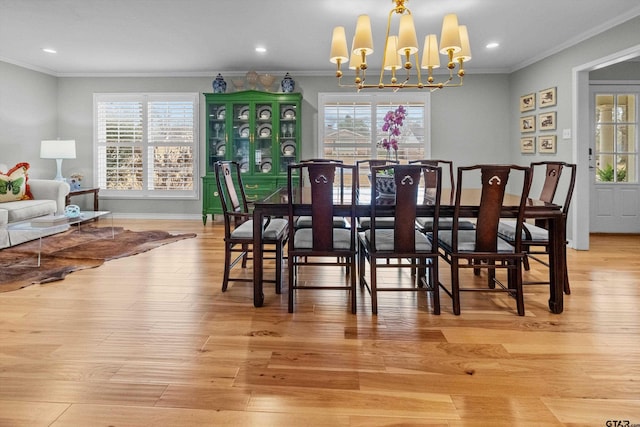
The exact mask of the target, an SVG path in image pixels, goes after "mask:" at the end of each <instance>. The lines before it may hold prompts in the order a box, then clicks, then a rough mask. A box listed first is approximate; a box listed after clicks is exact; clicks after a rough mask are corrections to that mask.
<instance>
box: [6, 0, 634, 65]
mask: <svg viewBox="0 0 640 427" xmlns="http://www.w3.org/2000/svg"><path fill="white" fill-rule="evenodd" d="M392 5H393V2H392V1H390V0H316V1H310V0H289V1H284V0H108V1H107V0H0V60H2V61H5V62H9V63H13V64H16V65H20V66H23V67H27V68H31V69H34V70H38V71H43V72H46V73H49V74H52V75H56V76H77V75H167V76H170V75H175V76H180V75H193V76H209V75H215V74H217V73H218V72H221V73H222V74H223V75H225V74H226V75H234V74H235V75H241V74H244V73H245V72H246V71H248V70H256V71H259V72H273V73H284V72H286V71H288V72H291V73H292V74H293V75H294V76H295V75H327V76H332V75H333V74H334V70H335V65H334V64H331V63H329V61H328V56H329V48H330V43H331V33H332V29H333V27H334V26H336V25H343V26H344V27H345V29H346V32H347V39H350V38H351V37H353V33H354V29H355V22H356V19H357V16H358V15H359V14H362V13H366V14H369V15H370V16H371V21H372V26H373V34H374V48H375V49H376V52H375V53H374V56H373V58H372V59H370V60H369V62H370V64H371V68H372V69H375V68H377V67H376V66H375V64H376V63H379V62H381V56H382V55H381V51H382V49H383V46H384V32H385V26H386V20H387V15H388V13H389V11H390V10H391V7H392ZM407 6H408V8H409V9H410V10H411V12H412V14H413V16H414V19H415V23H416V29H417V32H418V39H419V41H422V40H424V37H425V35H426V34H427V33H436V34H437V35H438V38H440V27H441V25H442V17H443V16H444V15H445V14H447V13H451V12H453V13H456V14H457V15H458V18H459V21H460V23H461V24H466V25H467V27H468V29H469V34H470V38H471V49H472V53H473V59H472V60H471V62H469V64H468V65H467V66H466V67H465V68H466V69H467V72H468V73H473V72H477V73H479V72H483V73H486V72H489V73H491V72H512V71H515V70H517V69H519V68H522V67H524V66H526V65H529V64H531V63H533V62H535V61H537V60H540V59H543V58H545V57H546V56H549V55H551V54H553V53H556V52H558V51H560V50H562V49H565V48H567V47H570V46H572V45H574V44H575V43H578V42H580V41H582V40H584V39H586V38H588V37H591V36H593V35H595V34H597V33H600V32H602V31H604V30H606V29H608V28H611V27H613V26H615V25H617V24H620V23H622V22H624V21H626V20H628V19H631V18H633V17H635V16H638V15H640V4H639V2H638V0H615V1H607V0H530V1H528V2H524V1H517V0H438V1H435V0H410V1H409V2H408V3H407ZM396 25H397V24H396ZM639 39H640V37H639ZM489 42H498V43H500V47H498V48H496V49H492V50H490V49H486V48H485V46H486V44H487V43H489ZM258 45H260V46H264V47H265V48H266V49H267V53H264V54H258V53H256V52H255V47H256V46H258ZM47 47H49V48H53V49H55V50H57V53H56V54H48V53H45V52H43V51H42V48H47ZM441 60H442V59H441Z"/></svg>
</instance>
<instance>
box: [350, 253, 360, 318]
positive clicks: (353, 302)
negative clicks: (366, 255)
mask: <svg viewBox="0 0 640 427" xmlns="http://www.w3.org/2000/svg"><path fill="white" fill-rule="evenodd" d="M349 259H350V264H351V275H350V277H349V280H351V313H353V314H356V313H357V311H358V304H357V300H356V298H357V294H356V255H355V254H354V255H352V256H350V257H349Z"/></svg>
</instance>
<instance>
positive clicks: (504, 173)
mask: <svg viewBox="0 0 640 427" xmlns="http://www.w3.org/2000/svg"><path fill="white" fill-rule="evenodd" d="M478 171H479V172H480V180H481V194H480V202H479V204H478V205H477V207H478V215H477V222H476V233H475V234H476V241H475V248H476V252H496V251H497V250H498V223H499V222H500V216H501V211H502V207H503V204H504V196H505V193H506V188H507V184H508V181H509V177H510V176H511V175H515V174H520V175H521V177H520V178H521V179H522V181H521V182H522V184H521V185H517V184H516V185H512V186H511V188H515V189H516V190H513V191H514V194H516V195H517V196H519V203H518V205H517V212H516V218H515V219H516V232H515V236H516V239H515V245H514V246H515V248H516V252H520V251H521V243H522V222H523V221H524V209H525V205H526V200H527V197H529V188H530V186H531V168H530V167H529V166H518V165H474V166H467V167H458V179H457V183H458V188H457V190H456V200H455V208H454V216H453V226H452V232H453V239H452V240H453V241H452V244H453V250H454V251H457V250H458V223H459V221H458V220H459V218H460V210H461V209H460V207H461V205H462V204H463V200H462V194H463V191H462V190H463V177H466V176H467V175H472V172H474V173H477V172H478ZM465 181H466V180H465ZM518 182H520V181H518ZM474 187H475V186H474Z"/></svg>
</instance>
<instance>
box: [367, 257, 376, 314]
mask: <svg viewBox="0 0 640 427" xmlns="http://www.w3.org/2000/svg"><path fill="white" fill-rule="evenodd" d="M369 266H370V270H371V271H370V274H371V276H370V280H369V288H370V289H371V312H372V313H373V314H376V315H377V314H378V289H377V288H378V274H377V273H378V271H377V269H376V259H375V258H369Z"/></svg>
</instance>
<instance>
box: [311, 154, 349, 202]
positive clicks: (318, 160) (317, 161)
mask: <svg viewBox="0 0 640 427" xmlns="http://www.w3.org/2000/svg"><path fill="white" fill-rule="evenodd" d="M300 163H336V164H340V165H341V164H344V161H342V160H339V159H321V158H318V159H304V160H300ZM308 179H309V177H308V176H304V175H301V176H300V185H301V186H304V185H305V183H306V182H308ZM340 201H341V202H343V201H344V171H343V170H341V171H340Z"/></svg>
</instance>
